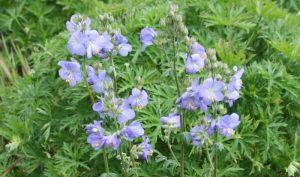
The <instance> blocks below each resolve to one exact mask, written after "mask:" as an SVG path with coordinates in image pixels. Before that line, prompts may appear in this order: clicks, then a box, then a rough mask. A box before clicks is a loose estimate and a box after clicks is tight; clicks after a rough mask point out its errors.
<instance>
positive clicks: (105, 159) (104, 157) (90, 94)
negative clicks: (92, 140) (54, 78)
mask: <svg viewBox="0 0 300 177" xmlns="http://www.w3.org/2000/svg"><path fill="white" fill-rule="evenodd" d="M85 69H86V59H85V58H84V59H83V72H82V73H83V78H84V81H85V83H86V85H87V89H88V92H89V96H90V98H91V101H92V103H94V102H95V99H94V96H93V92H92V90H91V87H90V86H89V83H88V81H87V74H86V70H85ZM103 161H104V166H105V172H106V173H109V165H108V160H107V154H106V152H105V148H104V149H103Z"/></svg>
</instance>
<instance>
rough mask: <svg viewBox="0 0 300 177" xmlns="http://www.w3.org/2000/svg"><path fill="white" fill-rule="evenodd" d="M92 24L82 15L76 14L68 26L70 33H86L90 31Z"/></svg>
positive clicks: (68, 22)
mask: <svg viewBox="0 0 300 177" xmlns="http://www.w3.org/2000/svg"><path fill="white" fill-rule="evenodd" d="M90 24H91V19H90V18H86V19H83V17H82V16H81V15H78V14H74V15H72V16H71V19H70V21H67V23H66V26H67V29H68V30H69V31H70V33H74V32H76V31H79V32H81V31H84V30H89V29H90Z"/></svg>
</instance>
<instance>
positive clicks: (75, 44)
mask: <svg viewBox="0 0 300 177" xmlns="http://www.w3.org/2000/svg"><path fill="white" fill-rule="evenodd" d="M86 43H87V36H86V35H85V34H84V33H82V32H80V31H75V32H74V33H72V35H71V37H70V38H69V40H68V44H67V49H68V52H69V53H70V54H71V55H74V54H76V55H79V56H84V55H85V54H86Z"/></svg>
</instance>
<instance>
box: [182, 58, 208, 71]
mask: <svg viewBox="0 0 300 177" xmlns="http://www.w3.org/2000/svg"><path fill="white" fill-rule="evenodd" d="M203 67H204V58H202V57H201V56H200V55H199V54H192V55H190V56H189V57H188V58H187V60H186V63H185V71H186V72H187V73H188V74H195V73H196V72H198V71H200V70H201V69H202V68H203Z"/></svg>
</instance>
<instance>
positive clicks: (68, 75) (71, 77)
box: [58, 61, 83, 87]
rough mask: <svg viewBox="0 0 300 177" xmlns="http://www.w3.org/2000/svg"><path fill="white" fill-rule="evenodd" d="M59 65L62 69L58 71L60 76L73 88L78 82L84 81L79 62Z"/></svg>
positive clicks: (60, 63) (66, 62) (61, 62)
mask: <svg viewBox="0 0 300 177" xmlns="http://www.w3.org/2000/svg"><path fill="white" fill-rule="evenodd" d="M58 65H59V66H61V69H60V70H59V71H58V74H59V76H60V77H61V78H62V79H63V80H65V81H67V82H69V84H70V86H71V87H73V86H75V85H76V83H77V82H80V81H81V80H82V78H83V77H82V74H81V72H80V65H79V63H77V62H72V61H60V62H58Z"/></svg>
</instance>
